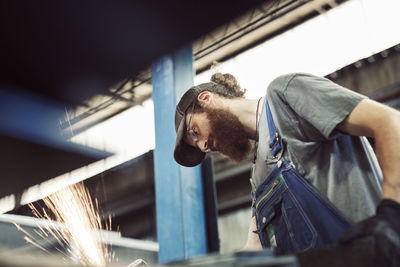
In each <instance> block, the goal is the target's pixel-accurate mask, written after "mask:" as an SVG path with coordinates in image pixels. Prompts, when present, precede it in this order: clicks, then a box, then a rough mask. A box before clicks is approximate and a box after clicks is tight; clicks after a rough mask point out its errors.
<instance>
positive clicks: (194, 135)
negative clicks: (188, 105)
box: [186, 101, 211, 153]
mask: <svg viewBox="0 0 400 267" xmlns="http://www.w3.org/2000/svg"><path fill="white" fill-rule="evenodd" d="M195 104H196V101H193V105H192V111H191V112H190V118H189V123H188V127H187V128H186V132H187V135H188V136H189V138H190V139H192V141H193V142H195V143H197V142H199V140H200V139H199V136H198V133H197V129H196V128H194V129H191V127H190V123H191V122H192V116H193V111H194V106H195ZM204 152H206V153H208V152H211V149H210V148H207V149H206V150H205V151H204Z"/></svg>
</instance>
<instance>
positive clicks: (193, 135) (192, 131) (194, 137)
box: [186, 101, 199, 143]
mask: <svg viewBox="0 0 400 267" xmlns="http://www.w3.org/2000/svg"><path fill="white" fill-rule="evenodd" d="M195 104H196V101H193V105H192V111H191V112H190V118H189V123H188V127H187V128H186V132H187V135H188V136H189V138H190V139H192V141H193V142H195V143H197V142H198V141H199V136H198V135H197V134H198V133H197V130H196V128H194V129H191V127H190V123H191V122H192V116H193V111H194V105H195Z"/></svg>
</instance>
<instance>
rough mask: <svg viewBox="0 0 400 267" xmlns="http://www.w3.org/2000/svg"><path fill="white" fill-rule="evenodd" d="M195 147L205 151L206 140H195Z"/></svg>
mask: <svg viewBox="0 0 400 267" xmlns="http://www.w3.org/2000/svg"><path fill="white" fill-rule="evenodd" d="M197 147H198V148H199V149H200V150H201V151H203V152H206V150H207V149H208V147H207V140H204V139H200V140H199V141H198V142H197Z"/></svg>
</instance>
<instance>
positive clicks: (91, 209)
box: [27, 183, 112, 266]
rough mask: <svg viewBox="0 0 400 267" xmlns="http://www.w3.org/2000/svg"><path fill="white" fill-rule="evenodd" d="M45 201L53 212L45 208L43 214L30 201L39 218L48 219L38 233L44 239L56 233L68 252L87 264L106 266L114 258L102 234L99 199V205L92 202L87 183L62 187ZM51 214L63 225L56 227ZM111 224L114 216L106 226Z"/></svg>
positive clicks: (59, 242)
mask: <svg viewBox="0 0 400 267" xmlns="http://www.w3.org/2000/svg"><path fill="white" fill-rule="evenodd" d="M43 201H44V204H45V205H46V207H47V208H48V209H49V210H50V211H51V213H52V214H53V215H50V214H48V213H47V212H46V210H45V209H44V208H42V209H41V210H42V213H41V212H39V210H38V209H37V208H36V207H35V206H34V205H33V204H29V207H30V208H31V209H32V211H33V213H34V215H35V216H36V217H38V218H41V219H46V224H45V226H44V227H39V230H38V231H37V234H39V235H40V236H41V237H42V238H44V239H46V237H48V236H49V235H51V236H53V237H54V238H55V239H56V240H57V242H58V244H60V245H61V246H62V247H63V248H64V249H65V251H67V252H68V254H69V255H68V256H69V257H70V258H72V259H76V260H78V261H79V262H80V263H81V264H83V265H91V266H105V265H106V263H107V262H110V261H111V259H112V256H111V252H110V251H109V249H108V247H107V244H106V243H105V242H103V238H102V234H101V231H102V223H101V219H100V215H99V212H98V211H99V207H98V202H97V200H96V201H95V204H94V203H93V202H92V199H91V197H90V194H89V192H88V190H87V189H86V188H85V186H84V185H83V183H78V184H75V185H72V186H69V187H67V188H64V189H61V190H60V191H58V192H56V193H54V194H52V195H50V196H48V197H46V198H45V199H43ZM51 216H54V219H55V220H56V221H58V222H61V223H62V227H55V226H56V225H55V224H57V223H55V222H54V221H52V220H51ZM110 227H111V219H109V222H108V224H106V225H105V228H106V229H107V228H110ZM27 238H28V239H29V240H27V241H28V242H30V243H32V244H33V245H36V244H37V243H35V242H33V241H32V238H30V237H29V236H28V237H27ZM41 249H43V248H41ZM60 252H62V251H60ZM62 253H64V252H62ZM64 254H65V253H64Z"/></svg>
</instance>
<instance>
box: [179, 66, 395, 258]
mask: <svg viewBox="0 0 400 267" xmlns="http://www.w3.org/2000/svg"><path fill="white" fill-rule="evenodd" d="M175 129H176V132H177V138H176V145H175V151H174V158H175V160H176V161H177V162H178V163H179V164H181V165H183V166H187V167H191V166H195V165H197V164H199V163H201V162H202V160H203V159H204V157H205V155H206V153H207V152H209V151H219V152H221V153H222V154H224V155H226V156H227V157H229V158H231V159H232V160H233V161H236V162H240V161H242V160H244V159H246V158H247V157H248V155H249V153H250V152H251V151H252V144H251V142H250V140H254V141H255V145H254V146H255V147H254V156H253V163H254V164H253V168H252V177H251V179H250V181H251V184H252V188H253V191H252V196H253V205H252V207H253V216H252V218H251V223H250V228H249V233H248V241H247V244H246V246H245V249H246V250H255V249H261V248H272V249H273V250H274V251H275V252H276V253H277V254H278V255H283V254H289V253H296V252H299V251H305V250H308V249H311V248H317V247H323V246H326V245H332V244H338V243H339V242H340V243H342V244H343V243H348V242H353V241H354V240H357V239H359V238H362V237H365V236H374V237H376V238H377V239H376V240H378V241H379V240H380V241H379V242H381V241H382V240H384V242H388V244H389V245H387V244H386V243H385V246H384V247H385V250H384V251H379V253H378V254H379V255H381V256H380V257H381V259H380V260H382V261H383V262H386V261H387V262H390V263H393V262H394V263H395V264H400V261H399V248H400V238H399V237H400V204H399V202H400V142H399V141H400V112H398V111H396V110H395V109H392V108H389V107H387V106H385V105H383V104H380V103H377V102H375V101H373V100H370V99H368V98H367V97H365V96H362V95H360V94H357V93H355V92H353V91H350V90H348V89H346V88H343V87H341V86H339V85H337V84H335V83H333V82H331V81H330V80H328V79H325V78H322V77H317V76H313V75H310V74H304V73H294V74H288V75H283V76H280V77H278V78H276V79H275V80H274V81H272V82H271V84H270V85H269V86H268V88H267V95H266V96H265V97H262V98H260V99H254V100H251V99H245V98H244V90H242V89H241V88H240V86H239V84H238V83H237V81H236V79H235V78H234V77H233V76H232V75H230V74H221V73H217V74H214V75H213V76H212V78H211V82H208V83H203V84H200V85H197V86H193V87H192V88H190V89H189V90H188V91H187V92H186V93H185V94H184V95H183V96H182V98H181V100H180V102H179V103H178V105H177V107H176V113H175ZM364 136H370V137H374V138H375V142H376V149H377V151H378V157H379V163H380V165H379V164H378V161H377V159H376V157H375V154H374V153H373V150H372V148H371V147H370V145H369V143H368V141H367V140H366V138H365V137H364ZM380 167H381V168H382V172H383V183H382V172H381V169H380ZM379 242H377V249H381V250H382V248H380V247H383V246H381V245H380V244H378V243H379ZM382 242H383V241H382ZM382 255H383V256H382Z"/></svg>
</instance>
